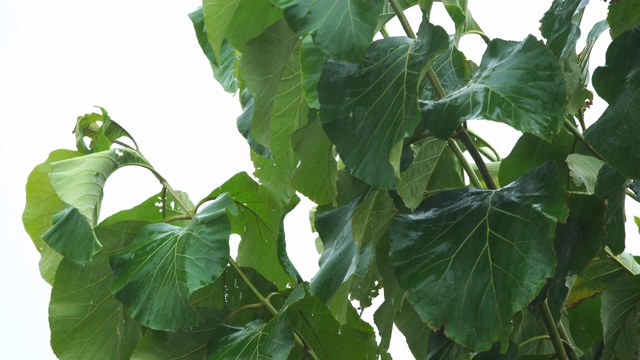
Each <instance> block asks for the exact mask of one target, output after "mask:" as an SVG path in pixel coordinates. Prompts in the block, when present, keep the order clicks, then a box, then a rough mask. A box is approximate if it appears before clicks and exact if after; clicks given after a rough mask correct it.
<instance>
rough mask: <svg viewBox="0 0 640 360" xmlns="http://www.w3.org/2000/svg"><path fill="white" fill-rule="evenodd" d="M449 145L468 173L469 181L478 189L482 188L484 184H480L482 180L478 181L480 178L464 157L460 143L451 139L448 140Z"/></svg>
mask: <svg viewBox="0 0 640 360" xmlns="http://www.w3.org/2000/svg"><path fill="white" fill-rule="evenodd" d="M447 144H448V145H449V147H450V148H451V150H453V152H454V153H455V154H456V157H457V158H458V160H459V161H460V163H461V164H462V167H463V168H464V171H465V172H466V173H467V175H469V180H470V181H471V183H472V184H473V186H474V187H477V188H482V183H481V182H480V179H478V176H477V175H476V173H475V171H473V169H472V168H471V165H470V164H469V162H468V161H467V159H466V158H465V157H464V154H463V153H462V150H461V149H460V146H458V143H457V142H456V141H455V140H453V139H449V140H447Z"/></svg>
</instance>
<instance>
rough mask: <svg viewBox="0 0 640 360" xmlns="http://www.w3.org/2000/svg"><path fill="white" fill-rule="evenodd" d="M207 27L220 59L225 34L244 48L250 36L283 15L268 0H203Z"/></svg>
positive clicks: (235, 44)
mask: <svg viewBox="0 0 640 360" xmlns="http://www.w3.org/2000/svg"><path fill="white" fill-rule="evenodd" d="M202 12H203V14H204V27H205V30H206V32H207V38H208V39H209V43H210V44H211V47H212V49H213V53H214V54H215V55H216V57H217V58H218V59H220V58H221V52H222V50H221V47H222V43H223V41H224V39H225V38H227V39H228V40H229V42H230V43H231V45H233V47H234V48H235V49H236V50H238V51H243V49H244V46H245V44H246V43H247V41H249V40H250V39H252V38H254V37H256V36H258V35H260V34H261V33H262V31H264V29H266V28H267V27H269V25H271V24H273V23H275V22H276V21H278V20H280V19H282V12H281V11H280V9H278V8H277V7H275V6H274V5H273V4H271V2H270V1H269V0H203V1H202Z"/></svg>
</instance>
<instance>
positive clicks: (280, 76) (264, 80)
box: [241, 21, 309, 202]
mask: <svg viewBox="0 0 640 360" xmlns="http://www.w3.org/2000/svg"><path fill="white" fill-rule="evenodd" d="M265 54H269V61H264V56H265ZM299 57H300V39H299V38H298V36H296V34H294V33H293V32H292V31H291V30H290V29H289V27H288V26H287V24H286V23H285V22H284V21H280V22H278V23H276V24H274V25H273V26H271V27H269V28H268V29H267V30H265V31H264V32H263V33H262V34H261V35H260V36H258V37H257V38H255V39H253V40H251V41H250V42H249V43H248V44H247V46H246V48H245V50H244V55H243V57H242V60H241V66H242V75H243V78H244V81H245V84H246V86H247V89H248V90H249V91H250V92H251V94H253V95H254V96H255V100H254V101H255V102H254V109H253V117H252V119H251V134H252V135H253V137H254V138H255V139H256V140H257V141H258V142H259V143H261V144H263V145H265V146H266V147H267V148H268V149H270V151H271V154H272V158H271V159H268V160H267V159H262V160H265V161H257V162H256V161H254V164H255V165H256V173H255V175H256V176H257V177H258V178H260V180H261V182H262V184H263V185H264V186H265V187H267V188H269V190H270V191H271V192H272V193H273V194H274V195H276V198H281V199H282V201H284V202H287V201H288V199H289V198H290V197H291V196H293V194H294V190H293V188H292V187H291V184H290V181H291V176H292V174H293V171H294V169H295V166H296V164H297V159H296V156H295V153H294V151H293V147H292V145H291V134H293V132H294V131H295V130H297V129H299V128H300V127H302V126H304V125H305V124H306V122H307V116H308V112H309V107H308V105H307V102H306V100H305V98H304V94H303V92H302V83H301V75H300V58H299Z"/></svg>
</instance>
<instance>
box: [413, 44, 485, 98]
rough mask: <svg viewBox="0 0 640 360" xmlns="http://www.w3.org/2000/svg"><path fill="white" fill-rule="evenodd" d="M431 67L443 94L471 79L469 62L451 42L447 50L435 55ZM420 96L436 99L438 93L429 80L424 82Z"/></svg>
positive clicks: (452, 90)
mask: <svg viewBox="0 0 640 360" xmlns="http://www.w3.org/2000/svg"><path fill="white" fill-rule="evenodd" d="M474 65H475V64H474ZM431 68H432V69H433V72H434V73H435V74H436V76H437V77H438V80H439V81H440V85H442V89H443V90H444V92H445V94H450V93H452V92H455V91H457V90H458V89H460V88H461V87H463V86H464V85H466V84H467V83H468V82H469V80H470V79H471V73H472V72H471V67H470V62H468V61H467V58H466V57H465V56H464V54H463V53H462V52H461V51H459V50H458V49H457V48H456V47H455V45H453V44H452V45H451V46H449V50H448V51H444V52H442V53H440V54H439V55H438V56H436V58H435V60H433V65H431ZM420 98H421V99H425V100H436V99H438V94H436V91H435V89H434V88H433V85H432V84H431V82H430V81H426V82H425V86H424V89H422V94H421V95H420Z"/></svg>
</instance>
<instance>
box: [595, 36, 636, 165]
mask: <svg viewBox="0 0 640 360" xmlns="http://www.w3.org/2000/svg"><path fill="white" fill-rule="evenodd" d="M638 43H640V28H637V29H634V30H629V31H628V32H626V33H624V34H622V35H621V36H619V37H617V38H616V39H614V40H613V41H612V42H611V45H609V48H608V49H607V61H606V66H604V67H599V68H597V69H596V71H595V72H594V73H593V86H594V87H595V89H596V91H597V92H598V94H599V95H600V96H601V97H602V98H603V99H604V100H606V101H607V102H608V103H609V107H608V108H607V109H606V110H605V111H604V113H603V114H602V116H601V117H600V119H598V121H596V123H595V124H593V125H591V126H590V127H589V128H588V129H587V131H585V137H586V139H587V141H589V143H590V144H591V146H592V147H593V148H594V149H595V150H596V151H597V152H599V153H600V154H601V155H602V157H603V158H604V160H605V161H606V162H607V163H609V164H610V165H612V166H613V167H615V168H617V169H618V170H620V171H621V172H622V173H623V174H624V175H626V176H628V177H632V178H640V168H639V167H638V166H637V164H638V162H639V161H640V133H638V132H637V131H636V127H637V114H638V113H639V112H640V47H638V46H637V44H638Z"/></svg>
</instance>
